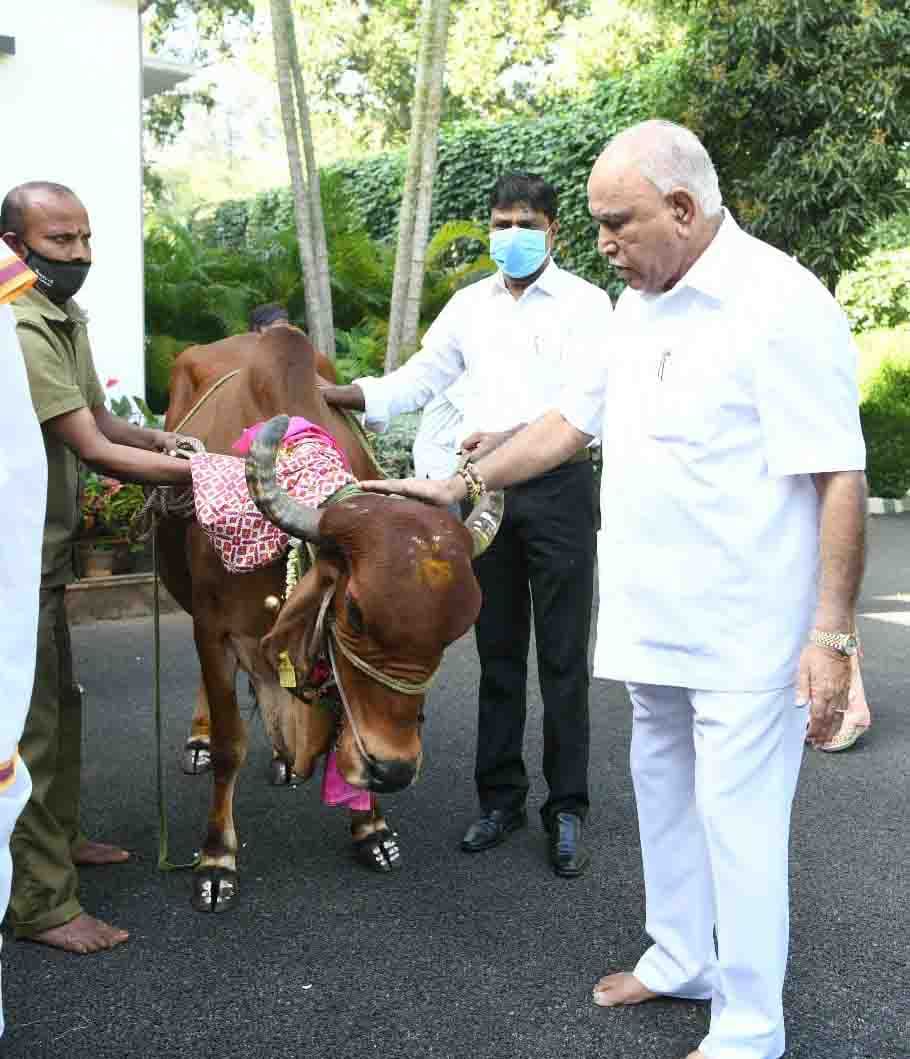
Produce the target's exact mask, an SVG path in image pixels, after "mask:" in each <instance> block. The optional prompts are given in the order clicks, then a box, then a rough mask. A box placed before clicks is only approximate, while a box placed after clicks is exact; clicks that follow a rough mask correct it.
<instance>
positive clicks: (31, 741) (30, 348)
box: [0, 182, 190, 953]
mask: <svg viewBox="0 0 910 1059" xmlns="http://www.w3.org/2000/svg"><path fill="white" fill-rule="evenodd" d="M0 235H2V237H3V238H4V239H5V240H6V242H7V243H8V244H9V245H10V246H11V247H12V249H13V250H14V251H15V253H16V254H17V255H18V256H19V257H20V258H22V260H23V261H25V262H26V263H27V264H28V265H29V267H30V268H31V269H32V271H34V272H35V273H36V274H37V276H38V283H37V284H36V286H35V288H34V289H33V290H32V291H30V292H29V293H28V294H25V295H23V296H22V297H21V298H19V299H17V301H16V304H15V305H14V306H13V312H14V314H15V317H16V329H17V333H18V338H19V343H20V345H21V346H22V352H23V354H24V358H25V365H26V371H27V373H28V381H29V388H30V390H31V397H32V403H33V405H34V408H35V413H36V415H37V418H38V422H39V423H40V424H41V429H42V434H43V437H44V447H45V452H46V455H47V465H48V494H47V496H48V500H47V515H46V520H45V526H44V542H43V548H42V563H41V592H40V602H39V616H38V653H37V664H36V671H35V682H34V687H33V689H32V696H31V702H30V704H29V711H28V718H27V720H26V723H25V731H24V733H23V735H22V740H21V742H20V746H19V751H20V754H21V756H22V759H23V761H24V762H25V763H26V765H27V767H28V771H29V772H30V773H31V776H32V795H31V797H30V799H29V801H28V804H27V805H26V807H25V809H24V810H23V813H22V815H21V816H20V818H19V821H18V823H17V824H16V828H15V830H14V832H13V837H12V842H11V848H12V854H13V892H12V898H11V900H10V918H11V920H12V923H13V926H14V928H15V932H16V936H17V937H20V938H29V939H31V940H32V941H40V942H43V943H45V944H48V945H53V946H55V947H57V948H62V949H65V950H67V951H68V952H77V953H88V952H97V951H99V950H101V949H108V948H111V947H113V946H114V945H117V944H119V943H120V942H123V941H125V940H126V939H127V937H128V935H127V933H126V931H123V930H119V929H117V928H116V927H113V926H110V925H109V924H107V923H103V922H101V921H100V920H98V919H95V918H93V917H92V916H89V915H87V914H86V913H85V912H83V911H82V908H81V906H80V904H79V900H78V896H77V890H78V875H77V870H76V867H77V865H79V864H111V863H116V862H120V861H124V860H126V859H128V857H129V854H128V853H127V852H126V851H125V850H122V849H117V848H116V847H114V846H109V845H107V844H105V843H102V842H93V841H90V840H89V839H87V838H86V837H85V836H84V835H83V834H82V833H81V831H80V828H79V781H80V772H81V760H80V747H81V743H82V702H81V695H80V691H79V687H78V685H77V684H76V683H75V682H74V680H73V669H72V655H71V652H70V640H69V628H68V625H67V621H66V611H65V607H64V588H65V586H66V585H67V584H68V583H69V582H70V581H72V580H73V579H74V576H75V575H74V571H73V542H74V540H75V537H76V535H77V533H78V529H79V491H80V474H81V466H82V462H83V461H84V462H86V463H90V464H91V465H92V466H93V467H97V468H99V469H101V470H103V471H104V472H105V473H106V474H109V475H111V476H113V477H117V478H123V479H127V480H130V481H140V482H149V483H159V482H161V483H166V484H186V483H188V482H189V480H190V474H189V464H188V463H187V462H186V461H183V460H175V459H172V458H171V456H170V455H165V453H169V452H173V451H174V448H175V444H176V438H175V436H174V435H172V434H165V433H164V432H163V431H160V430H146V429H144V428H141V427H136V426H133V425H132V424H129V423H127V422H125V421H124V420H121V419H118V418H117V417H116V416H113V415H112V414H111V413H110V412H109V411H108V410H107V409H106V408H105V405H104V393H103V391H102V389H101V386H100V385H99V383H98V379H97V376H96V374H95V368H94V365H93V363H92V352H91V347H90V345H89V340H88V332H87V329H86V317H85V314H84V313H83V312H82V310H81V309H80V308H79V306H78V305H77V304H76V303H75V302H74V301H73V300H72V296H73V295H74V294H75V293H76V292H77V291H78V290H79V288H80V287H81V285H82V283H83V281H84V279H85V276H86V274H87V273H88V270H89V267H90V265H91V260H92V255H91V244H90V240H91V232H90V229H89V220H88V214H87V213H86V211H85V207H84V206H83V205H82V203H81V202H80V201H79V199H78V198H77V197H76V196H75V195H74V194H73V192H72V191H70V190H69V188H66V187H63V186H62V185H59V184H50V183H46V182H35V183H30V184H23V185H21V186H20V187H17V188H14V189H13V190H12V191H11V192H10V193H9V194H8V195H7V196H6V198H5V199H4V200H3V205H2V207H0Z"/></svg>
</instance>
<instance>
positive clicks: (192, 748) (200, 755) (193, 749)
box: [183, 739, 212, 776]
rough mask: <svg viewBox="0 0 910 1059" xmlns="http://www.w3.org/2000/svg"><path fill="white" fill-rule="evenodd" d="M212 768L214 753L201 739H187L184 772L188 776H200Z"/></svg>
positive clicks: (184, 749)
mask: <svg viewBox="0 0 910 1059" xmlns="http://www.w3.org/2000/svg"><path fill="white" fill-rule="evenodd" d="M211 767H212V752H211V750H210V749H209V744H208V743H203V742H202V740H201V739H187V741H186V745H185V746H184V748H183V771H184V772H185V773H186V774H187V775H188V776H199V775H201V773H203V772H208V770H209V769H210V768H211Z"/></svg>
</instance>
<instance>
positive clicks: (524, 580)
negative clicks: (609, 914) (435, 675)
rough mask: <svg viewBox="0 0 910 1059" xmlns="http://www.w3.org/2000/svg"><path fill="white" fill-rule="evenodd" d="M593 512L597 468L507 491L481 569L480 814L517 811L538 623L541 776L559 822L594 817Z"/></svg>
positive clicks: (561, 471) (523, 787)
mask: <svg viewBox="0 0 910 1059" xmlns="http://www.w3.org/2000/svg"><path fill="white" fill-rule="evenodd" d="M594 518H595V504H594V484H593V472H592V466H591V463H590V461H585V462H579V463H568V464H563V465H562V466H561V467H557V468H556V469H555V470H553V471H550V472H548V473H547V474H544V475H541V476H540V477H539V478H535V479H533V480H532V481H530V482H526V483H524V484H522V485H517V486H512V487H511V488H509V489H507V490H506V502H505V515H504V517H503V521H502V525H501V526H500V529H499V533H498V534H497V535H496V538H495V540H494V541H493V544H492V545H491V546H490V548H489V549H488V550H487V551H486V552H485V553H484V554H483V555H482V556H480V558H479V559H477V561H476V562H475V564H474V570H475V573H476V574H477V578H478V580H479V582H480V587H481V589H482V590H483V605H482V607H481V610H480V616H479V617H478V619H477V624H476V626H475V635H476V639H477V652H478V654H479V655H480V690H479V695H478V706H479V717H478V728H477V760H476V768H475V780H476V783H477V791H478V795H479V798H480V804H481V807H482V808H483V810H484V811H485V812H489V811H490V810H491V809H505V810H513V809H518V808H520V807H521V806H522V805H524V802H525V799H526V796H527V792H528V777H527V772H526V770H525V765H524V759H523V756H522V744H523V742H524V729H525V716H526V707H527V678H528V648H529V645H530V637H531V617H532V613H533V618H534V633H535V638H536V644H537V669H538V675H539V679H540V691H541V696H542V698H543V707H544V720H543V746H544V750H543V772H544V776H545V777H546V781H547V784H548V786H549V797H548V798H547V800H546V802H545V803H544V805H543V806H542V808H541V816H542V817H543V822H544V825H545V826H549V823H550V820H551V819H552V816H553V814H554V813H556V812H559V811H562V810H568V811H570V812H573V813H577V814H578V815H579V816H582V817H584V816H585V814H586V812H587V808H588V687H589V684H590V678H589V675H588V634H589V632H590V627H591V602H592V596H593V586H594V557H595V529H594Z"/></svg>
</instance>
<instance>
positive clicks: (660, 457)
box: [559, 215, 865, 691]
mask: <svg viewBox="0 0 910 1059" xmlns="http://www.w3.org/2000/svg"><path fill="white" fill-rule="evenodd" d="M609 341H610V364H609V378H607V373H606V370H605V369H604V368H603V367H601V368H600V370H597V368H596V366H595V365H593V364H592V370H591V371H590V372H589V374H588V378H587V380H586V382H585V383H584V384H583V385H581V386H576V387H575V388H574V389H573V391H572V392H571V394H570V395H567V396H566V398H565V399H563V400H562V401H561V402H560V403H559V407H560V411H561V412H562V414H563V415H564V416H565V417H566V419H568V420H569V422H571V423H572V424H574V425H575V426H577V427H578V428H579V429H581V430H583V431H585V432H586V433H590V434H600V435H601V436H602V437H603V439H604V474H603V482H602V494H601V504H602V511H603V527H604V528H603V530H602V532H601V533H600V535H599V539H598V558H599V568H600V600H601V604H600V612H599V616H598V630H597V649H596V651H595V658H594V672H595V674H596V675H597V676H601V677H612V678H616V679H621V680H626V681H633V682H636V683H642V684H664V685H673V686H678V687H685V688H697V689H704V690H713V691H737V690H738V691H763V690H772V689H774V688H783V687H786V686H788V685H790V684H792V683H793V681H794V679H795V675H796V668H797V662H798V657H799V652H800V650H801V647H802V645H803V644H804V642H805V639H806V635H807V632H808V627H809V623H810V621H811V618H812V614H813V611H814V607H815V603H816V597H817V587H816V576H817V565H818V525H817V523H818V504H817V495H816V491H815V487H814V484H813V481H812V478H811V474H812V473H813V472H824V471H842V470H861V469H862V468H863V467H864V466H865V447H864V444H863V438H862V434H861V431H860V425H859V415H858V398H857V387H856V349H855V346H854V344H853V341H852V339H851V336H850V331H849V327H848V325H847V321H846V318H845V316H844V314H843V312H842V311H841V309H840V307H839V306H838V305H837V303H836V302H835V301H834V299H833V298H832V297H831V295H830V294H829V293H828V292H827V290H825V288H824V287H823V286H822V284H821V283H819V281H818V280H817V279H816V278H815V277H814V276H813V275H812V274H811V273H810V272H808V271H807V270H806V269H804V268H803V267H802V266H801V265H799V264H798V263H797V262H796V261H795V260H794V259H792V258H789V257H787V256H786V255H785V254H783V253H781V252H780V251H778V250H776V249H774V248H773V247H771V246H769V245H768V244H766V243H762V242H760V241H759V240H757V239H754V238H752V237H751V236H749V235H747V234H746V233H745V232H743V231H742V230H741V229H740V228H739V227H738V226H737V225H736V223H735V222H734V221H733V219H732V218H731V217H730V216H729V215H727V216H726V217H725V219H724V221H723V223H722V225H721V227H720V230H719V232H718V234H717V235H716V236H715V238H714V240H713V241H712V243H711V244H710V246H709V247H708V248H707V250H706V251H705V252H704V253H703V254H702V256H701V257H700V258H699V259H698V260H697V261H696V263H695V264H694V266H693V267H692V268H691V269H690V270H689V272H688V273H687V274H686V275H685V276H684V277H683V279H682V280H681V281H680V282H679V283H678V284H677V285H676V286H675V287H674V288H673V289H672V290H670V291H668V292H667V293H664V294H659V295H653V294H643V293H640V292H636V291H634V290H632V289H631V288H628V289H626V290H625V291H624V292H623V294H622V295H621V297H620V299H619V302H618V303H617V307H616V312H615V314H614V317H613V321H612V326H611V329H610V336H609ZM845 631H846V630H845Z"/></svg>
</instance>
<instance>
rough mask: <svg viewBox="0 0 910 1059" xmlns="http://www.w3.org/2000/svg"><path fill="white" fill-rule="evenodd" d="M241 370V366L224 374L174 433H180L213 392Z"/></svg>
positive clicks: (189, 412) (182, 420)
mask: <svg viewBox="0 0 910 1059" xmlns="http://www.w3.org/2000/svg"><path fill="white" fill-rule="evenodd" d="M240 372H241V369H240V368H235V369H234V370H233V371H229V372H228V373H227V375H222V376H221V378H220V379H219V380H218V381H217V382H216V383H215V385H214V386H212V387H210V388H209V389H208V390H206V391H205V393H204V394H203V395H202V396H201V397H200V398H199V400H198V401H197V402H196V403H195V404H194V405H193V407H192V408H191V409H190V410H189V411H188V412H187V414H186V415H185V416H184V417H183V419H181V420H180V422H179V423H178V424H177V426H176V427H174V433H175V434H179V433H180V431H181V430H182V429H183V428H184V427H185V426H186V424H187V423H188V422H189V421H190V420H191V419H192V418H193V416H194V415H195V414H196V413H197V412H198V411H199V409H200V408H201V407H202V406H203V405H204V404H205V402H206V401H207V400H208V399H209V398H210V397H211V396H212V394H213V393H214V392H215V391H216V390H218V389H220V388H221V387H222V386H223V385H224V384H225V383H226V382H227V381H228V379H233V378H234V376H235V375H239V374H240Z"/></svg>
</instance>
